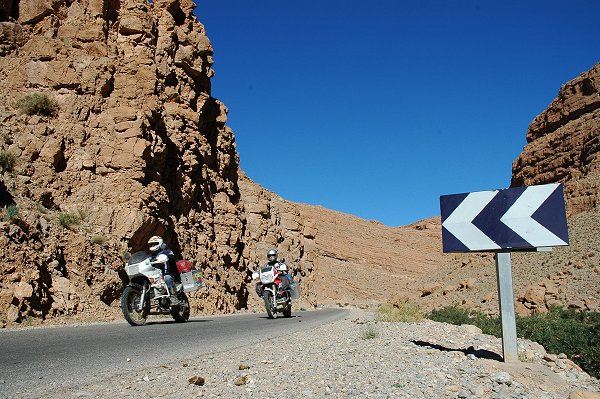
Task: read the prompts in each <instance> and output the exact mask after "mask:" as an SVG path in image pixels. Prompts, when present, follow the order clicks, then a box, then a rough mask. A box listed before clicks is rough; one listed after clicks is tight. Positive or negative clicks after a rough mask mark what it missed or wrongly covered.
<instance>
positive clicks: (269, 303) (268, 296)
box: [263, 290, 275, 319]
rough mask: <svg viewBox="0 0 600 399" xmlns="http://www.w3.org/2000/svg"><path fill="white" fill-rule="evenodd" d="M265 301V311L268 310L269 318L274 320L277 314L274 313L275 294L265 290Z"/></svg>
mask: <svg viewBox="0 0 600 399" xmlns="http://www.w3.org/2000/svg"><path fill="white" fill-rule="evenodd" d="M263 300H264V301H265V309H266V310H267V316H269V319H274V318H275V312H274V303H275V302H274V300H275V299H274V298H273V293H272V292H271V291H269V290H265V292H263Z"/></svg>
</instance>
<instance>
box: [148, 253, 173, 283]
mask: <svg viewBox="0 0 600 399" xmlns="http://www.w3.org/2000/svg"><path fill="white" fill-rule="evenodd" d="M159 255H167V257H168V258H169V261H168V262H167V263H163V262H158V263H154V261H155V260H156V258H157V257H158V256H159ZM151 262H153V265H154V267H156V268H158V269H160V270H161V271H162V273H163V274H170V275H171V276H174V277H177V276H178V275H179V273H178V272H177V264H176V263H175V254H174V253H173V251H171V250H170V249H168V248H165V249H163V250H161V251H160V252H157V253H156V254H153V255H152V259H151Z"/></svg>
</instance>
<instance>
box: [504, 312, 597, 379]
mask: <svg viewBox="0 0 600 399" xmlns="http://www.w3.org/2000/svg"><path fill="white" fill-rule="evenodd" d="M516 322H517V335H518V336H521V337H524V338H527V339H529V340H531V341H535V342H538V343H540V344H541V345H543V346H544V348H545V349H546V350H547V351H548V352H550V353H564V354H565V355H567V356H568V357H569V359H571V360H572V361H574V362H575V363H577V364H578V365H579V367H581V368H582V369H583V370H585V371H586V372H587V373H588V374H590V375H593V376H594V377H596V378H600V313H598V312H578V311H575V310H574V309H562V308H551V309H550V311H549V312H548V313H546V314H534V315H532V316H529V317H517V320H516Z"/></svg>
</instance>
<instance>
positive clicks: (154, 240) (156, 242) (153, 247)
mask: <svg viewBox="0 0 600 399" xmlns="http://www.w3.org/2000/svg"><path fill="white" fill-rule="evenodd" d="M164 245H165V242H164V241H163V239H162V238H161V237H159V236H154V237H151V238H150V239H149V240H148V247H149V248H150V251H152V252H158V251H160V250H161V249H164Z"/></svg>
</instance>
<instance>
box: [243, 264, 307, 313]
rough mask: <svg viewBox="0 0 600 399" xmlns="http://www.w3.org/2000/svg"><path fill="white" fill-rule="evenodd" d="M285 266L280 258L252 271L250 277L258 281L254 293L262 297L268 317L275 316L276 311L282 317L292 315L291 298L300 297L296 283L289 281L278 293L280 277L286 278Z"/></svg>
mask: <svg viewBox="0 0 600 399" xmlns="http://www.w3.org/2000/svg"><path fill="white" fill-rule="evenodd" d="M286 271H287V266H286V265H285V262H284V261H283V260H282V262H281V263H278V264H276V265H273V266H271V265H267V266H265V267H263V268H261V269H260V272H254V273H252V279H253V280H258V279H260V282H259V283H257V284H256V293H257V294H258V296H260V297H262V298H263V301H264V302H265V310H266V311H267V316H268V317H269V319H275V318H277V313H278V312H281V313H283V316H284V317H291V316H292V299H298V298H300V289H299V288H298V283H297V282H295V281H291V282H290V284H289V286H288V288H287V289H286V290H285V291H284V292H283V293H281V294H280V293H279V286H280V284H281V279H282V278H288V277H287V276H285V275H284V272H286Z"/></svg>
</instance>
